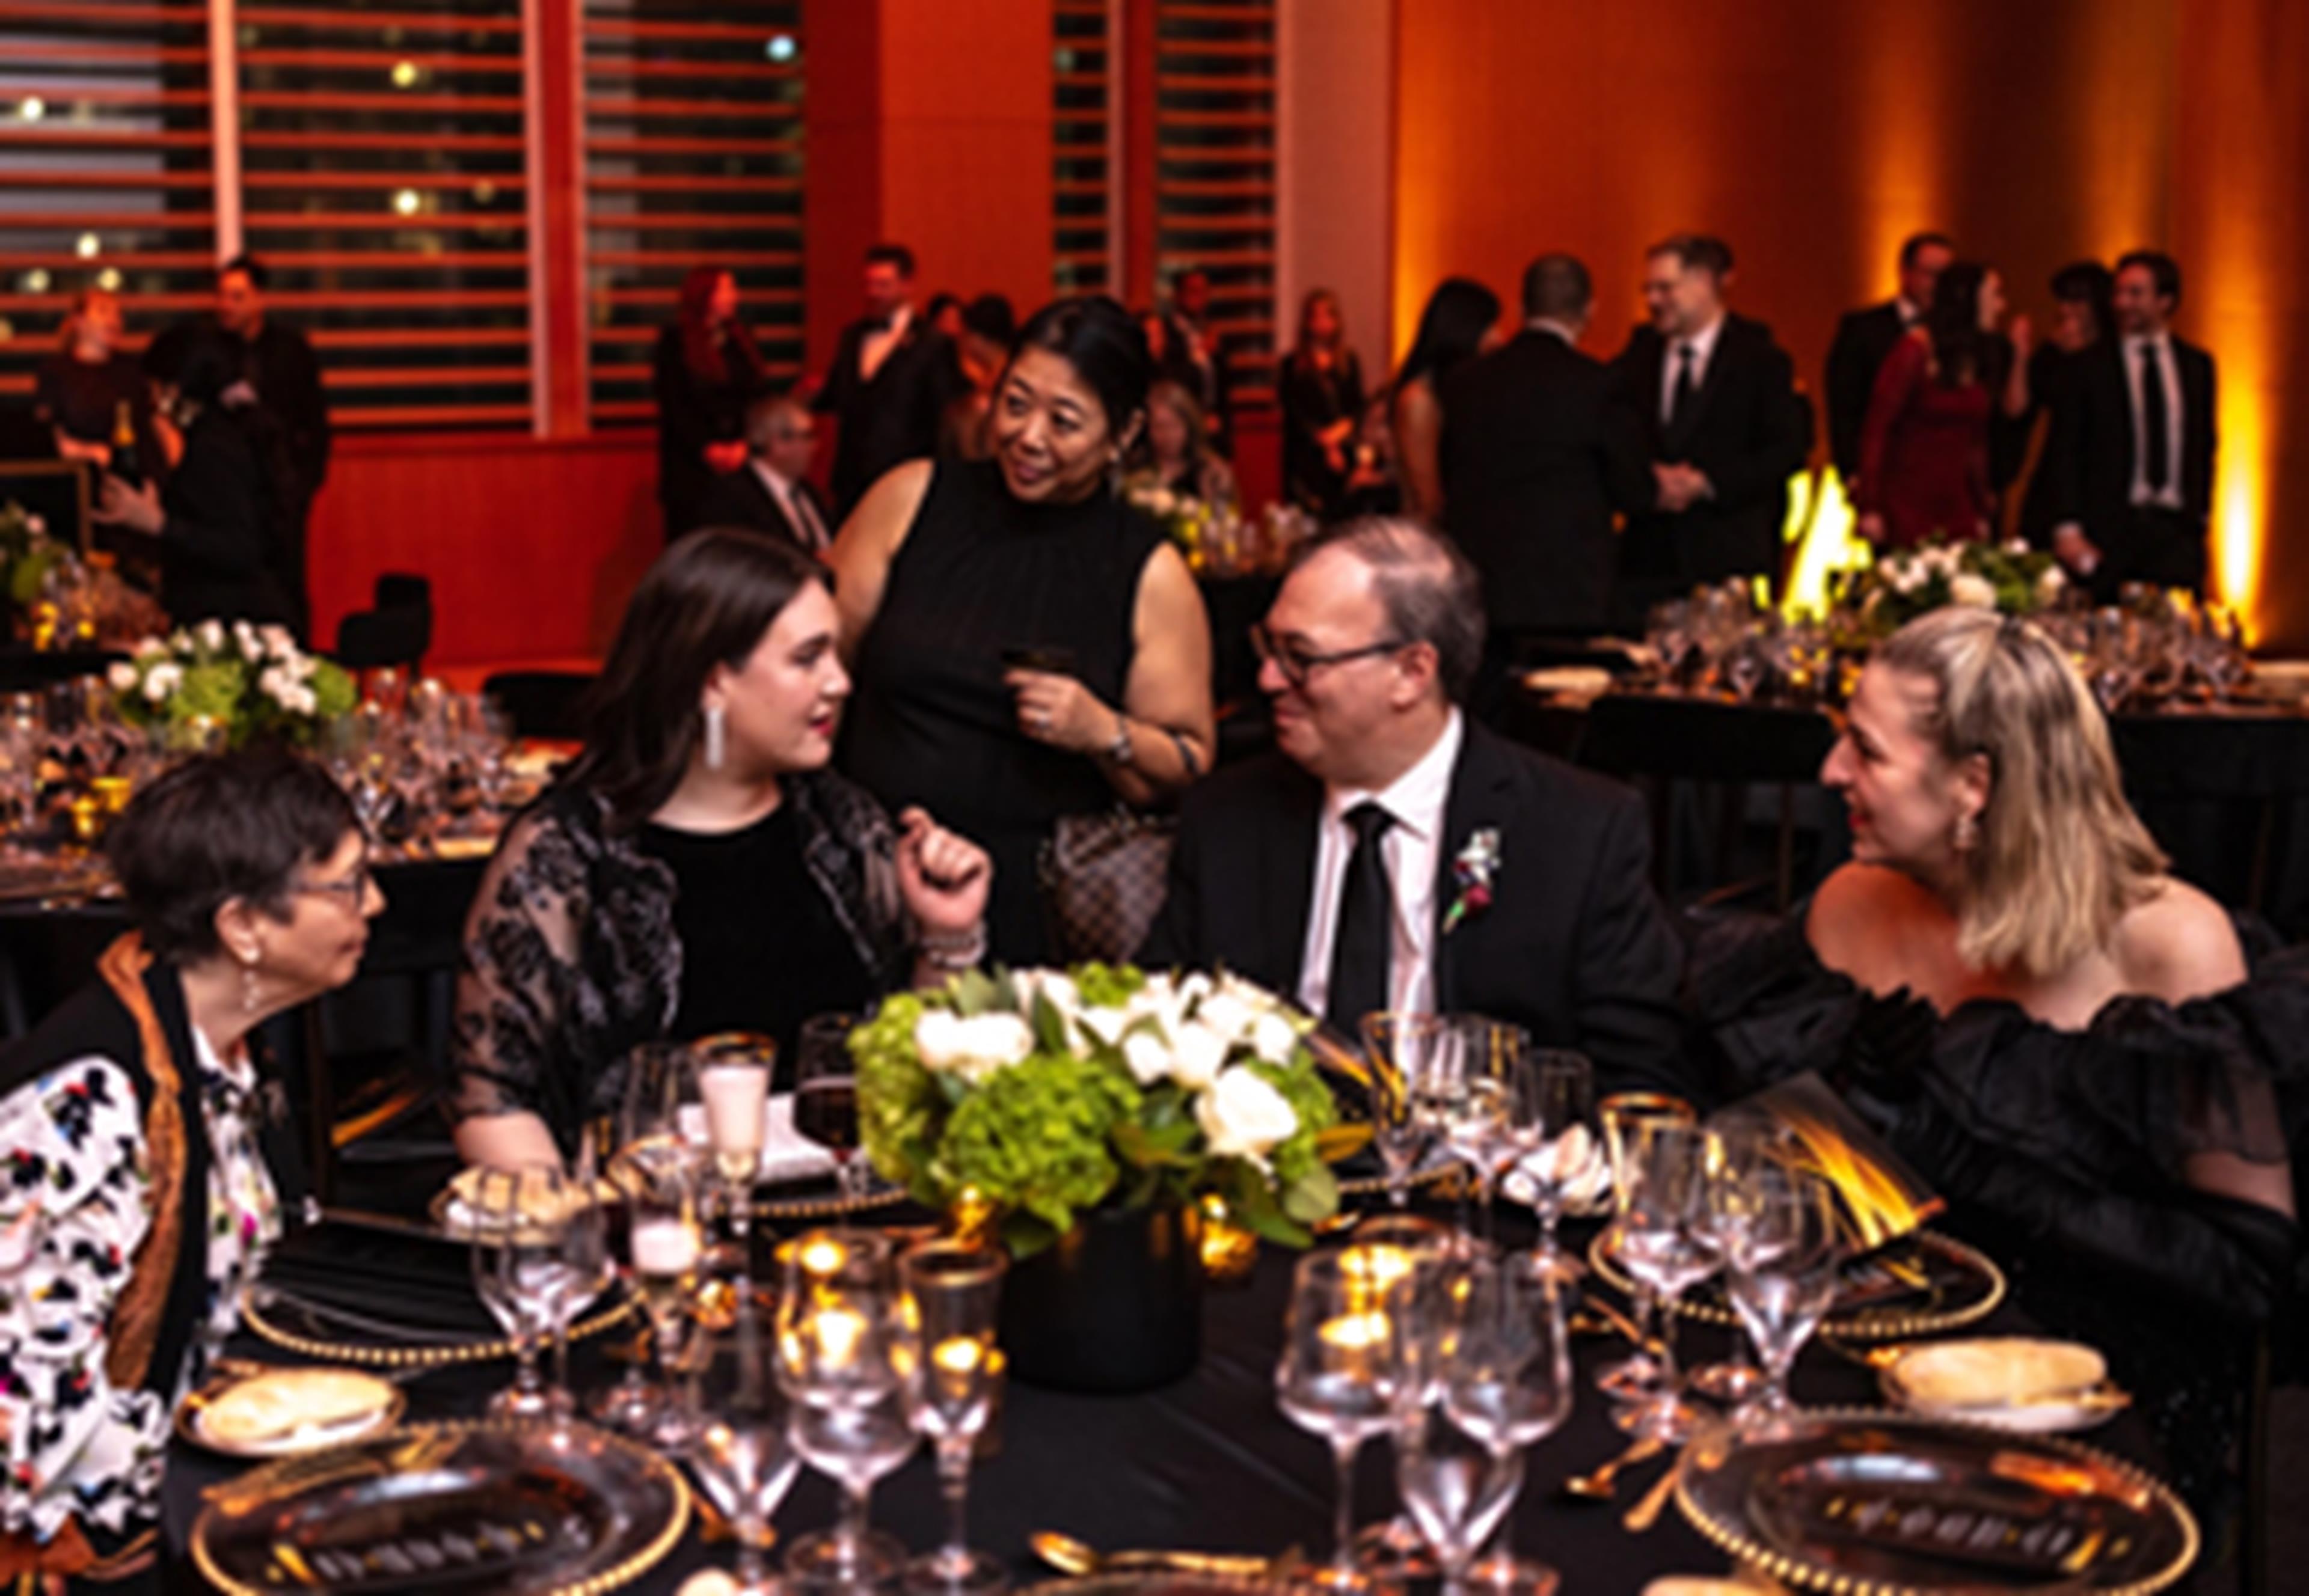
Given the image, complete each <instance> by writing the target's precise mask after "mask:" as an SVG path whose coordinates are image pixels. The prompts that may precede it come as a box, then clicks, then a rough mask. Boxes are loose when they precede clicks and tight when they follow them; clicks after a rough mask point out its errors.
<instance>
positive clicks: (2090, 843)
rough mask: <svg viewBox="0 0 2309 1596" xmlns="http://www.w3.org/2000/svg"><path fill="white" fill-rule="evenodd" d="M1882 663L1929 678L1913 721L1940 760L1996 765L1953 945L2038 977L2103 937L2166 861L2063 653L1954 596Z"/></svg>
mask: <svg viewBox="0 0 2309 1596" xmlns="http://www.w3.org/2000/svg"><path fill="white" fill-rule="evenodd" d="M1874 659H1875V662H1876V663H1878V664H1881V665H1884V666H1887V667H1890V669H1894V670H1898V671H1904V672H1907V673H1908V674H1910V675H1913V676H1916V677H1923V678H1924V679H1925V680H1927V681H1929V682H1930V683H1932V684H1933V689H1934V691H1933V704H1932V706H1931V707H1930V708H1929V709H1924V710H1919V711H1918V712H1917V714H1916V730H1917V732H1918V733H1919V735H1921V736H1923V737H1924V738H1927V739H1929V740H1931V741H1932V742H1933V743H1934V744H1935V745H1936V746H1938V747H1939V749H1940V752H1941V756H1942V757H1943V758H1946V759H1947V760H1949V761H1950V763H1957V762H1959V761H1962V760H1965V759H1967V758H1970V757H1971V756H1973V755H1984V756H1985V757H1986V759H1987V761H1988V767H1989V791H1988V801H1987V804H1986V806H1985V807H1984V808H1983V809H1982V811H1981V814H1980V818H1979V842H1978V845H1977V846H1976V847H1974V848H1971V849H1969V850H1966V851H1965V852H1964V853H1963V854H1962V855H1961V863H1962V867H1963V870H1964V878H1965V885H1966V891H1965V893H1964V901H1963V902H1961V903H1960V904H1959V905H1958V906H1957V951H1958V953H1959V955H1960V956H1961V957H1962V958H1963V959H1964V960H1965V962H1967V963H1968V964H1970V965H1972V966H1974V967H1975V968H1976V969H1986V970H2014V971H2019V972H2020V973H2022V974H2024V975H2028V976H2031V977H2043V976H2048V975H2052V974H2054V973H2055V972H2057V971H2062V970H2064V969H2066V968H2068V966H2069V965H2071V963H2073V962H2075V961H2077V960H2078V959H2080V958H2082V957H2084V956H2085V955H2086V954H2088V953H2092V952H2094V951H2096V950H2097V949H2100V948H2104V947H2106V946H2107V945H2108V944H2109V942H2110V940H2111V939H2112V938H2113V937H2114V936H2115V933H2116V927H2117V924H2118V922H2119V921H2120V920H2122V919H2123V918H2124V915H2125V911H2126V910H2130V909H2132V907H2133V906H2134V905H2136V904H2138V903H2140V902H2142V901H2143V900H2144V899H2146V898H2148V897H2149V896H2150V895H2152V894H2153V893H2155V892H2156V890H2157V888H2158V884H2159V883H2160V882H2161V880H2162V879H2163V876H2164V874H2165V865H2166V861H2165V856H2164V855H2163V854H2162V853H2161V852H2159V851H2158V847H2157V844H2156V843H2155V842H2154V841H2150V839H2149V831H2148V828H2147V827H2145V826H2143V825H2142V824H2140V816H2138V815H2135V814H2133V812H2132V806H2131V805H2130V804H2128V803H2126V802H2125V799H2124V784H2123V778H2122V777H2121V776H2120V775H2119V773H2118V770H2117V763H2116V753H2115V750H2114V748H2113V747H2112V746H2110V744H2109V738H2108V723H2107V721H2106V720H2104V719H2103V718H2102V716H2101V712H2100V705H2099V704H2097V703H2095V702H2094V700H2093V696H2092V694H2091V692H2090V691H2089V690H2088V688H2087V687H2086V686H2085V683H2084V680H2083V678H2082V677H2080V676H2079V675H2078V674H2077V671H2076V669H2075V668H2074V667H2072V666H2071V664H2070V663H2069V660H2068V657H2067V656H2066V655H2065V654H2063V652H2062V651H2061V650H2060V648H2059V646H2058V645H2057V644H2055V643H2054V642H2053V641H2052V639H2050V638H2048V637H2046V636H2045V634H2044V633H2042V632H2040V631H2039V630H2037V628H2036V627H2035V626H2032V625H2029V624H2028V622H2026V621H2024V620H2021V619H2020V618H2019V617H2000V616H1997V615H1995V614H1993V613H1992V612H1990V611H1987V610H1981V609H1973V608H1961V607H1956V606H1951V607H1950V608H1943V609H1938V610H1934V611H1933V612H1932V613H1931V614H1928V615H1924V616H1920V617H1917V618H1916V620H1913V621H1911V622H1909V623H1908V624H1907V625H1905V626H1903V627H1901V628H1900V629H1899V631H1898V632H1896V633H1894V634H1892V635H1891V636H1890V637H1889V638H1887V639H1886V640H1885V641H1884V642H1883V643H1881V644H1879V645H1878V646H1877V649H1876V652H1875V656H1874Z"/></svg>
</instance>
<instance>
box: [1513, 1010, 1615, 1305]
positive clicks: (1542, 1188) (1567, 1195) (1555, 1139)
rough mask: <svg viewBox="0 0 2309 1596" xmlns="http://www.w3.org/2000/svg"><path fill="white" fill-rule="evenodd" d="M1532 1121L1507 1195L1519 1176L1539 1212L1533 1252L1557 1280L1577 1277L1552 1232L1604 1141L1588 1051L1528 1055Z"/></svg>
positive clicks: (1577, 1270) (1553, 1050)
mask: <svg viewBox="0 0 2309 1596" xmlns="http://www.w3.org/2000/svg"><path fill="white" fill-rule="evenodd" d="M1531 1072H1532V1091H1533V1093H1534V1096H1535V1129H1534V1134H1533V1137H1532V1146H1531V1148H1530V1150H1529V1151H1528V1152H1526V1153H1525V1154H1524V1156H1523V1158H1522V1159H1521V1160H1519V1161H1518V1164H1517V1166H1516V1169H1515V1170H1514V1172H1513V1173H1512V1174H1511V1175H1510V1176H1509V1181H1510V1183H1511V1185H1510V1190H1509V1195H1515V1192H1514V1189H1513V1184H1512V1183H1515V1182H1517V1181H1518V1179H1519V1181H1520V1185H1521V1186H1522V1190H1523V1194H1524V1195H1526V1198H1527V1199H1528V1201H1529V1202H1530V1204H1531V1207H1532V1211H1533V1212H1535V1213H1536V1214H1538V1215H1539V1247H1538V1248H1537V1249H1536V1254H1535V1255H1536V1256H1537V1257H1538V1258H1539V1259H1540V1260H1541V1262H1542V1263H1543V1264H1544V1266H1545V1267H1546V1268H1547V1270H1548V1271H1549V1272H1551V1273H1552V1274H1554V1275H1555V1276H1556V1277H1557V1278H1558V1279H1561V1280H1566V1281H1570V1280H1576V1279H1578V1276H1579V1273H1580V1268H1579V1264H1578V1261H1577V1260H1575V1259H1574V1258H1572V1257H1571V1255H1570V1254H1569V1253H1567V1252H1565V1251H1564V1250H1563V1244H1562V1243H1561V1241H1559V1240H1558V1239H1557V1238H1556V1233H1555V1232H1556V1226H1557V1224H1558V1223H1559V1221H1561V1219H1562V1217H1563V1210H1564V1207H1565V1205H1566V1204H1567V1203H1570V1200H1571V1196H1572V1194H1573V1192H1574V1191H1575V1190H1577V1189H1578V1188H1579V1187H1581V1186H1585V1185H1587V1183H1588V1181H1589V1179H1590V1178H1591V1174H1592V1172H1593V1171H1594V1170H1595V1169H1596V1166H1597V1163H1598V1161H1599V1160H1601V1159H1602V1158H1603V1156H1604V1154H1603V1147H1602V1143H1601V1142H1600V1140H1599V1139H1598V1137H1597V1135H1596V1068H1595V1065H1592V1064H1590V1063H1589V1062H1588V1061H1587V1056H1586V1055H1584V1054H1580V1053H1573V1052H1569V1051H1567V1050H1565V1049H1562V1048H1541V1049H1539V1050H1537V1051H1535V1052H1534V1053H1533V1054H1532V1055H1531Z"/></svg>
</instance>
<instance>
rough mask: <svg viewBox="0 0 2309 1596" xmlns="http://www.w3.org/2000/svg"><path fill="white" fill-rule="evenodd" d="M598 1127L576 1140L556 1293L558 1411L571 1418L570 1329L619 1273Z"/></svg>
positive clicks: (555, 1399)
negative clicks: (596, 1145) (597, 1148)
mask: <svg viewBox="0 0 2309 1596" xmlns="http://www.w3.org/2000/svg"><path fill="white" fill-rule="evenodd" d="M593 1140H594V1139H593V1127H592V1126H590V1125H589V1126H586V1127H585V1129H584V1134H582V1135H581V1136H580V1137H579V1139H578V1143H577V1168H576V1169H575V1172H574V1176H573V1178H572V1179H571V1181H570V1183H569V1187H568V1192H567V1206H566V1210H565V1212H564V1214H563V1217H562V1221H561V1264H562V1270H561V1275H560V1282H559V1283H560V1287H561V1290H559V1291H558V1293H557V1294H556V1295H555V1297H554V1299H553V1307H552V1324H553V1396H552V1401H553V1411H554V1413H555V1415H556V1416H557V1417H560V1418H566V1417H567V1416H568V1415H569V1414H570V1412H571V1411H573V1410H574V1408H575V1405H576V1404H575V1400H574V1399H573V1398H572V1397H571V1395H570V1393H569V1330H570V1326H571V1325H573V1324H575V1323H576V1322H577V1317H578V1316H579V1315H581V1314H583V1313H584V1311H585V1309H586V1308H587V1307H589V1306H590V1305H591V1304H592V1301H593V1300H594V1298H598V1297H600V1296H601V1293H602V1292H603V1291H605V1290H609V1288H610V1283H611V1281H614V1280H615V1279H616V1278H617V1271H616V1268H615V1266H614V1265H613V1264H611V1263H610V1242H609V1216H608V1213H607V1212H606V1210H605V1209H604V1207H603V1204H602V1203H601V1192H600V1190H599V1189H598V1182H597V1179H596V1176H597V1175H598V1173H599V1169H600V1165H599V1160H598V1159H597V1156H596V1154H595V1153H594V1151H593Z"/></svg>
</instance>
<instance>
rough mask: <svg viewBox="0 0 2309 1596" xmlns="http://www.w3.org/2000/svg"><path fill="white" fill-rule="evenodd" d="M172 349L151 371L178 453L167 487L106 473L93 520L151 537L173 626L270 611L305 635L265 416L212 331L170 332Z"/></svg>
mask: <svg viewBox="0 0 2309 1596" xmlns="http://www.w3.org/2000/svg"><path fill="white" fill-rule="evenodd" d="M172 356H173V357H174V358H181V359H182V360H183V362H184V364H183V367H182V368H181V369H177V370H164V371H163V372H162V373H161V374H160V375H159V376H158V377H157V379H156V380H157V381H158V382H159V383H160V408H161V409H162V410H165V411H167V412H168V414H169V416H170V417H171V418H172V421H173V424H174V425H175V427H177V431H178V432H179V433H181V434H182V435H183V437H184V456H183V458H182V459H180V460H179V461H178V462H177V467H176V469H175V470H172V471H170V472H169V478H168V481H167V484H166V485H165V487H164V486H161V485H159V484H156V483H154V482H153V481H151V479H146V480H145V481H144V482H143V484H141V485H140V486H135V487H131V486H130V485H129V484H128V483H126V482H125V481H123V480H122V479H119V478H118V477H116V476H112V475H109V474H108V475H107V476H105V478H104V479H103V480H102V482H101V484H100V487H101V489H102V492H101V495H100V497H99V502H98V504H97V505H96V506H95V509H94V511H93V512H92V514H93V518H94V520H95V521H96V522H97V523H98V524H99V526H115V527H119V528H121V529H122V530H123V531H129V532H134V533H141V534H143V536H145V537H148V538H151V539H153V540H154V542H153V546H152V548H153V552H154V553H155V554H156V555H157V556H158V557H159V560H160V602H161V604H162V605H163V606H164V607H165V608H167V609H168V611H169V617H170V618H171V619H172V620H175V621H176V622H177V623H178V624H179V625H182V624H184V623H186V622H189V621H197V620H205V619H210V618H215V619H220V620H247V621H271V622H277V623H278V624H280V625H285V626H288V627H290V629H291V630H292V631H294V632H296V633H297V634H298V635H299V636H302V635H303V634H304V628H305V608H304V606H303V604H302V603H301V602H299V601H298V594H299V590H298V580H299V578H300V577H301V575H302V574H303V572H302V567H301V566H300V565H299V564H298V561H297V558H296V556H295V553H294V551H293V550H292V549H291V548H290V517H291V510H290V506H289V505H287V504H286V503H285V502H284V499H285V496H286V495H287V494H288V493H289V492H290V491H291V490H290V489H289V488H288V487H284V484H285V483H287V482H289V481H290V480H291V479H292V473H291V470H290V467H289V466H288V464H287V463H286V461H285V459H284V454H285V445H284V444H283V442H282V440H281V436H280V433H279V432H278V430H277V429H276V427H275V426H274V422H273V418H272V412H271V411H270V410H268V409H266V408H265V407H264V406H262V405H259V404H257V403H255V401H253V400H252V399H251V397H250V396H249V394H248V393H247V390H246V386H245V385H244V384H242V382H241V379H240V375H239V373H240V364H239V356H238V351H236V350H235V349H233V348H232V346H231V345H230V344H229V342H228V341H226V340H225V339H224V337H223V335H222V334H221V333H220V332H217V331H215V330H214V329H210V328H203V329H200V330H199V331H197V332H195V334H194V335H193V336H192V337H191V338H190V339H189V340H183V341H177V343H176V345H175V346H174V349H173V350H172Z"/></svg>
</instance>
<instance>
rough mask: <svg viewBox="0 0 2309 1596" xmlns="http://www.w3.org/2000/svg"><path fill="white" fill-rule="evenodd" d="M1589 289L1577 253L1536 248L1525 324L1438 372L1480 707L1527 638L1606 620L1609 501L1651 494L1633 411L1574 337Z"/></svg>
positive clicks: (1452, 515) (1632, 507) (1451, 510)
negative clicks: (1480, 614)
mask: <svg viewBox="0 0 2309 1596" xmlns="http://www.w3.org/2000/svg"><path fill="white" fill-rule="evenodd" d="M1594 303H1595V292H1594V288H1593V285H1592V284H1591V282H1590V281H1589V279H1588V276H1587V267H1585V266H1583V265H1581V264H1580V263H1578V261H1576V260H1574V259H1573V258H1572V257H1571V256H1570V255H1568V254H1544V255H1542V256H1540V257H1539V258H1538V259H1537V260H1535V261H1534V262H1532V263H1531V265H1530V267H1529V268H1528V269H1527V270H1526V272H1524V275H1523V314H1524V326H1523V331H1522V332H1518V334H1517V335H1516V336H1515V337H1514V338H1512V339H1510V340H1509V341H1508V342H1506V343H1505V344H1503V345H1501V346H1500V348H1498V349H1493V350H1492V352H1491V353H1489V354H1486V355H1482V356H1478V357H1477V358H1474V359H1473V360H1470V361H1468V362H1466V364H1465V365H1463V366H1461V367H1459V369H1458V370H1457V371H1456V372H1453V373H1452V374H1451V375H1450V377H1449V379H1448V380H1447V381H1446V382H1445V383H1444V384H1443V392H1442V396H1441V397H1442V401H1443V439H1442V446H1441V448H1440V457H1441V462H1442V467H1443V487H1444V495H1443V503H1444V505H1445V506H1446V509H1445V512H1444V513H1445V519H1446V521H1447V522H1448V524H1449V529H1450V532H1451V536H1452V537H1453V539H1456V540H1457V543H1458V545H1459V547H1460V548H1464V549H1465V550H1466V552H1467V557H1468V558H1469V559H1470V560H1473V561H1474V565H1475V569H1476V570H1477V571H1478V572H1480V573H1482V574H1483V600H1484V608H1485V609H1486V610H1488V611H1489V617H1488V619H1489V623H1490V635H1491V646H1490V648H1489V650H1488V651H1487V658H1486V660H1485V662H1484V671H1483V683H1482V685H1481V686H1480V687H1479V688H1478V690H1477V697H1478V701H1479V702H1478V710H1479V712H1480V711H1481V708H1482V707H1483V703H1484V702H1486V701H1488V700H1489V699H1490V698H1491V697H1492V694H1493V693H1494V690H1495V689H1496V687H1497V686H1498V678H1499V677H1500V675H1501V674H1502V673H1504V671H1505V670H1506V669H1508V668H1509V667H1510V666H1512V665H1513V664H1514V663H1515V661H1516V660H1517V658H1518V654H1519V653H1520V652H1521V651H1523V650H1524V649H1525V647H1526V645H1527V644H1528V643H1530V642H1532V641H1535V640H1536V639H1539V638H1544V637H1546V636H1550V635H1552V636H1555V637H1559V638H1565V637H1575V636H1586V635H1592V634H1595V633H1596V632H1600V631H1602V630H1603V629H1604V627H1605V626H1606V625H1609V624H1610V620H1611V601H1612V575H1613V565H1614V564H1615V563H1616V562H1617V560H1618V558H1619V548H1618V545H1617V543H1616V541H1615V539H1614V538H1613V512H1614V511H1615V510H1616V511H1619V512H1621V513H1632V512H1634V511H1637V510H1639V509H1648V508H1650V507H1651V504H1652V498H1653V493H1652V474H1651V468H1650V466H1649V464H1648V462H1647V460H1646V458H1645V454H1644V439H1643V433H1642V430H1641V428H1640V427H1638V425H1637V423H1636V417H1635V412H1634V411H1633V410H1630V409H1629V408H1628V407H1627V406H1626V405H1624V404H1621V402H1619V401H1618V400H1617V399H1615V398H1614V397H1613V393H1612V384H1611V377H1610V375H1609V374H1608V373H1607V372H1606V371H1605V370H1604V364H1603V362H1601V361H1600V360H1596V359H1594V358H1591V357H1589V356H1587V355H1586V354H1584V353H1582V352H1581V351H1580V349H1579V347H1578V346H1579V338H1580V335H1581V334H1582V333H1583V332H1586V331H1587V320H1588V315H1589V313H1590V312H1591V310H1592V309H1593V307H1594Z"/></svg>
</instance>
